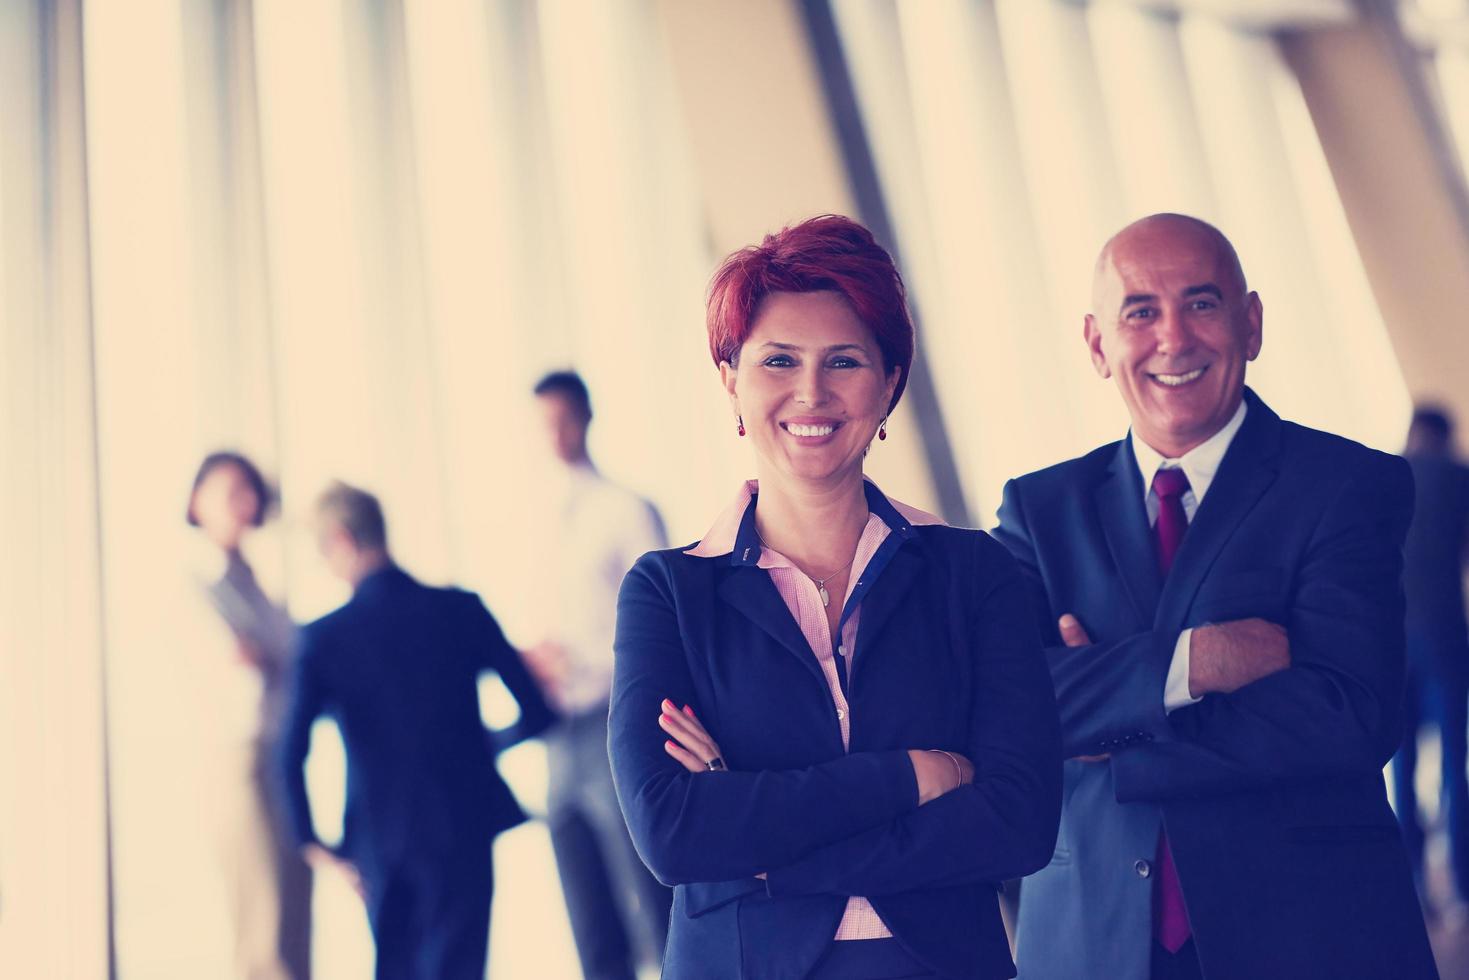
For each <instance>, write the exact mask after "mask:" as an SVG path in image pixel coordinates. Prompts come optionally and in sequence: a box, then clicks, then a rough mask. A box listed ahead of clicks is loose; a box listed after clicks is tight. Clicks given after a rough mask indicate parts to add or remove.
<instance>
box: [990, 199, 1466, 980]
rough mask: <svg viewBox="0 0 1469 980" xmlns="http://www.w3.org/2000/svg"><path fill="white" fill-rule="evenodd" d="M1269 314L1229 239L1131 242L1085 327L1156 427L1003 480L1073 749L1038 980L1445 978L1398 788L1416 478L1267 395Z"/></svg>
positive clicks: (1025, 929) (1149, 235)
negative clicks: (1407, 548) (1408, 545)
mask: <svg viewBox="0 0 1469 980" xmlns="http://www.w3.org/2000/svg"><path fill="white" fill-rule="evenodd" d="M1262 321H1263V313H1262V307H1261V303H1260V297H1259V296H1258V295H1257V294H1256V293H1254V292H1252V291H1250V289H1249V287H1248V285H1247V284H1246V281H1245V276H1244V272H1243V270H1242V269H1241V267H1240V262H1239V258H1238V257H1237V255H1236V254H1235V251H1234V248H1233V247H1232V246H1231V245H1230V243H1229V241H1228V240H1227V239H1226V238H1225V237H1224V236H1223V235H1222V234H1220V232H1219V231H1218V230H1216V229H1215V228H1213V227H1212V226H1210V225H1208V224H1205V223H1204V222H1202V221H1199V220H1197V219H1194V218H1189V217H1185V216H1182V215H1171V214H1162V215H1154V216H1152V217H1149V218H1144V219H1143V220H1141V221H1138V222H1136V223H1134V224H1131V225H1129V226H1128V227H1126V228H1124V229H1123V230H1122V231H1120V232H1119V233H1118V234H1117V235H1116V236H1114V237H1113V238H1112V239H1111V240H1110V241H1109V242H1108V243H1107V244H1106V247H1105V248H1103V250H1102V253H1101V256H1100V258H1099V259H1098V262H1097V268H1096V277H1095V284H1094V289H1093V298H1092V312H1091V313H1089V314H1088V315H1087V316H1086V318H1085V326H1084V331H1083V332H1084V336H1085V339H1086V345H1087V350H1088V353H1089V355H1090V357H1091V362H1092V365H1093V366H1094V367H1095V369H1096V371H1097V374H1098V375H1100V376H1101V377H1102V378H1104V379H1110V380H1111V381H1113V382H1114V383H1115V384H1116V386H1117V392H1118V394H1119V395H1121V397H1122V401H1123V404H1124V405H1126V407H1127V411H1128V414H1129V415H1130V416H1131V420H1132V428H1131V431H1130V432H1129V434H1128V435H1127V437H1126V438H1124V439H1122V440H1121V441H1120V442H1115V443H1112V444H1110V445H1107V446H1103V447H1101V448H1100V449H1097V450H1095V451H1093V452H1091V453H1089V454H1087V455H1086V456H1082V457H1080V458H1078V459H1073V460H1070V461H1068V462H1065V463H1060V464H1058V465H1056V466H1052V467H1050V468H1048V469H1044V470H1041V471H1039V472H1036V473H1032V474H1030V475H1028V476H1023V477H1020V478H1018V479H1015V480H1012V481H1011V482H1010V483H1009V484H1008V485H1007V486H1006V487H1005V493H1004V502H1003V503H1002V504H1001V507H1000V515H999V517H1000V524H999V527H998V528H997V529H996V531H995V535H996V536H997V537H998V538H999V539H1000V540H1001V541H1002V542H1003V543H1004V544H1005V545H1006V546H1007V547H1008V548H1009V549H1010V551H1011V552H1012V553H1013V554H1014V555H1015V557H1016V558H1017V559H1018V560H1019V561H1020V563H1021V566H1022V567H1023V568H1024V569H1025V571H1026V573H1027V576H1028V577H1029V579H1030V581H1031V583H1032V585H1033V587H1034V595H1035V599H1036V605H1037V610H1038V614H1039V615H1040V618H1041V628H1042V631H1043V633H1044V635H1045V636H1046V638H1047V640H1046V642H1047V644H1048V646H1047V657H1048V660H1049V664H1050V668H1051V676H1052V679H1053V680H1054V682H1055V685H1056V695H1057V700H1058V703H1059V705H1060V709H1061V724H1062V733H1063V740H1064V750H1065V754H1066V755H1067V757H1068V761H1067V763H1066V767H1065V796H1064V797H1063V799H1064V810H1063V814H1062V819H1061V831H1060V835H1059V838H1058V840H1057V843H1056V853H1055V856H1054V857H1053V858H1052V860H1051V863H1050V865H1049V866H1048V867H1046V868H1045V869H1044V870H1042V871H1040V872H1038V873H1037V874H1035V875H1034V876H1032V877H1031V878H1029V879H1027V880H1026V882H1025V886H1024V890H1023V893H1022V897H1021V903H1020V920H1019V925H1018V935H1017V942H1018V950H1017V965H1018V968H1019V971H1020V977H1021V978H1022V980H1091V978H1096V977H1106V978H1108V980H1171V978H1196V977H1201V976H1202V977H1207V978H1208V980H1236V978H1237V980H1246V978H1249V980H1256V978H1274V977H1289V978H1303V977H1322V978H1328V977H1329V978H1332V980H1348V978H1361V980H1381V978H1386V977H1392V978H1421V977H1435V976H1437V973H1436V971H1435V969H1434V965H1433V958H1432V954H1431V952H1430V951H1429V947H1428V940H1427V936H1426V934H1425V930H1424V926H1423V920H1422V916H1421V914H1420V912H1419V909H1418V904H1417V900H1416V898H1415V897H1414V892H1413V885H1412V879H1411V876H1410V874H1409V870H1408V862H1407V857H1406V854H1405V851H1404V848H1403V844H1402V840H1401V838H1400V836H1399V833H1398V830H1397V825H1396V823H1395V821H1394V818H1393V813H1392V810H1391V809H1390V808H1389V807H1388V803H1387V798H1386V793H1385V788H1384V781H1383V777H1382V767H1383V765H1384V764H1385V763H1386V762H1387V760H1388V758H1389V757H1390V756H1391V755H1392V752H1393V750H1394V748H1395V746H1396V745H1397V743H1398V741H1399V738H1400V735H1401V728H1402V721H1401V718H1402V716H1401V702H1402V697H1403V672H1404V665H1403V660H1404V654H1403V650H1404V639H1403V593H1402V587H1401V584H1400V581H1399V580H1400V577H1401V573H1402V546H1403V538H1404V535H1405V533H1406V530H1407V526H1408V521H1409V517H1410V516H1411V513H1412V500H1413V486H1412V479H1411V477H1410V475H1409V472H1408V468H1407V466H1406V465H1405V464H1404V463H1403V461H1402V460H1400V459H1398V458H1397V457H1394V456H1389V455H1386V454H1384V453H1379V452H1375V451H1373V450H1370V449H1367V448H1365V447H1364V446H1361V445H1358V444H1357V443H1354V442H1350V441H1348V440H1346V439H1342V438H1339V437H1337V436H1333V435H1329V434H1327V433H1324V432H1318V431H1315V430H1312V429H1307V428H1304V427H1303V426H1299V425H1296V424H1294V423H1291V422H1285V421H1282V420H1281V419H1280V418H1279V417H1278V416H1277V415H1276V414H1275V413H1274V412H1272V411H1271V410H1270V409H1269V407H1268V406H1266V404H1265V403H1264V402H1263V401H1261V400H1260V398H1259V396H1257V395H1256V394H1255V393H1254V392H1252V391H1250V390H1249V389H1248V388H1246V387H1245V369H1246V366H1247V365H1248V364H1249V362H1251V361H1253V360H1254V359H1255V358H1256V357H1258V356H1259V354H1260V349H1261V342H1262Z"/></svg>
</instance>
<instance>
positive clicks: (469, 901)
mask: <svg viewBox="0 0 1469 980" xmlns="http://www.w3.org/2000/svg"><path fill="white" fill-rule="evenodd" d="M317 522H318V542H319V544H320V547H321V551H322V554H323V556H324V557H325V559H326V561H327V564H328V565H329V566H330V567H331V569H332V571H333V573H335V574H336V575H337V576H339V577H341V578H343V579H345V580H346V581H347V582H349V583H350V584H351V585H352V589H353V592H352V598H351V600H350V601H349V602H348V603H347V604H346V605H344V606H342V607H341V608H340V609H337V610H336V611H335V612H332V613H330V614H328V615H326V616H324V617H322V618H321V619H319V620H317V621H316V622H314V623H311V624H310V625H308V626H306V627H304V628H303V630H302V633H301V640H300V652H299V655H298V657H297V659H296V666H295V674H294V682H293V685H292V691H291V701H290V708H289V711H288V713H287V717H286V723H285V729H284V734H283V739H282V746H281V755H280V766H281V772H282V774H283V776H284V780H285V787H286V802H287V805H288V812H289V815H290V824H291V828H292V831H293V833H294V834H295V839H296V841H297V843H298V844H299V846H301V847H302V848H303V850H304V852H305V854H306V855H307V859H308V860H309V861H311V863H312V864H313V865H315V866H317V867H318V868H322V867H331V868H335V869H337V870H339V871H341V872H343V873H345V874H347V875H348V876H349V878H350V879H351V880H352V881H353V883H354V884H355V885H356V886H357V887H358V890H359V891H360V892H361V894H362V896H363V898H364V900H365V901H366V903H367V912H368V920H369V923H370V924H371V927H372V935H373V939H374V941H375V943H376V945H377V966H376V976H377V977H378V978H379V980H399V978H414V980H451V978H464V980H469V978H473V980H481V978H483V976H484V971H485V956H486V953H487V946H488V941H489V923H490V899H491V895H492V893H493V886H494V876H493V869H492V864H491V848H492V844H493V841H494V837H495V835H496V834H497V833H499V832H501V831H503V830H506V829H508V828H510V827H513V826H515V825H516V824H519V823H521V822H522V821H524V819H525V814H524V813H523V812H522V811H521V809H520V806H519V805H518V804H517V803H516V801H515V798H514V797H513V796H512V795H511V792H510V789H509V787H507V786H506V785H505V783H504V781H503V780H502V779H501V778H500V775H499V773H498V772H496V770H495V754H496V751H497V749H503V748H506V747H508V746H510V745H513V744H515V743H516V742H518V741H520V740H522V739H524V738H529V737H531V736H533V735H535V734H537V733H539V732H540V731H543V730H544V729H545V728H547V727H548V726H549V725H550V723H551V722H552V720H553V715H552V712H551V711H550V709H549V708H548V707H547V706H546V703H545V701H544V700H542V698H541V695H540V692H539V689H538V688H537V686H536V684H535V682H534V681H533V680H532V679H531V677H530V674H529V673H528V672H527V670H526V669H525V667H524V665H523V664H522V663H521V660H520V656H519V655H518V654H517V653H516V651H515V650H514V649H513V648H512V647H511V646H510V644H509V643H507V642H506V640H505V637H504V634H503V633H501V631H500V627H499V625H498V624H497V623H496V622H495V619H494V617H493V616H491V615H490V613H489V610H487V609H486V608H485V606H484V603H483V602H481V601H480V599H479V597H478V596H476V595H475V594H474V593H472V592H466V591H463V590H460V589H437V588H429V587H428V586H425V585H421V584H419V583H418V582H416V581H414V579H413V578H411V577H410V576H409V575H408V574H407V573H406V572H404V571H403V570H402V569H401V568H399V567H398V566H397V565H396V564H394V562H393V560H392V557H391V555H390V554H389V552H388V546H387V533H386V527H385V525H384V521H383V515H382V509H381V507H380V506H379V505H378V502H377V500H376V498H374V497H373V496H372V495H371V494H368V493H366V492H364V491H362V490H358V489H356V488H353V487H349V486H347V485H345V484H336V485H334V486H332V487H331V488H330V489H328V490H327V491H326V493H325V494H323V496H322V497H321V500H320V502H319V503H318V506H317ZM486 671H494V672H496V673H498V674H499V675H500V679H501V680H503V681H504V682H505V686H506V687H507V688H508V689H509V690H510V693H511V694H512V695H513V696H514V697H515V700H516V701H517V702H518V703H519V705H520V718H519V720H518V722H517V723H516V724H515V725H514V726H512V727H511V728H510V729H507V730H503V731H498V732H489V731H487V730H486V729H485V727H484V725H483V723H482V721H481V719H480V709H479V698H478V688H477V682H478V679H479V677H480V675H481V674H483V673H484V672H486ZM322 714H330V715H332V716H333V717H334V718H335V720H336V722H337V724H338V726H339V727H340V729H341V733H342V740H343V742H344V743H345V745H346V754H347V801H346V813H345V817H344V820H343V839H342V842H341V845H340V846H339V847H337V848H335V849H328V848H327V847H326V846H325V845H323V844H322V843H321V842H320V841H319V840H318V839H317V836H316V833H315V831H314V830H313V829H312V822H311V811H310V806H309V803H308V801H307V798H306V783H305V778H304V774H303V764H304V762H305V759H306V754H307V750H308V747H309V741H310V734H311V725H312V722H313V721H315V720H316V718H317V717H318V716H320V715H322Z"/></svg>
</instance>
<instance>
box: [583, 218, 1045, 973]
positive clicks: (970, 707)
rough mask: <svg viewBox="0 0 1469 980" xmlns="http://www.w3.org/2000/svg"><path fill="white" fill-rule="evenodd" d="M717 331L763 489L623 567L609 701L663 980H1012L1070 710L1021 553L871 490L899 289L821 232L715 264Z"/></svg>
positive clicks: (849, 245) (880, 262) (719, 360)
mask: <svg viewBox="0 0 1469 980" xmlns="http://www.w3.org/2000/svg"><path fill="white" fill-rule="evenodd" d="M708 329H709V345H710V351H711V353H712V355H713V358H714V362H715V363H716V364H717V365H718V366H719V370H720V375H721V377H722V378H723V381H724V386H725V389H726V391H727V393H728V396H729V401H730V407H731V410H732V411H731V415H732V419H731V421H732V423H733V425H732V427H734V428H735V429H736V431H737V434H738V435H739V436H740V437H746V436H748V438H749V439H750V441H751V442H752V443H753V446H754V449H755V456H756V467H755V468H756V473H757V475H758V476H759V480H758V481H753V480H752V481H749V482H748V483H746V484H745V485H744V486H743V487H742V488H741V490H740V493H739V495H738V496H737V498H736V499H735V500H734V502H733V503H732V505H731V506H730V507H729V508H728V509H727V510H726V511H725V512H724V513H723V514H722V515H721V516H720V517H719V518H718V519H717V520H716V521H715V522H714V525H713V527H712V528H711V529H710V530H709V532H708V533H707V534H706V535H705V536H704V538H703V539H702V540H701V541H700V542H699V543H698V544H696V545H695V546H694V547H692V548H688V549H686V550H672V551H656V552H651V553H649V554H648V555H645V556H644V557H643V558H642V559H641V560H640V561H639V562H638V563H637V565H636V566H635V567H634V568H633V570H632V571H631V572H630V573H629V574H628V576H627V579H626V581H625V582H624V584H623V587H622V594H621V597H620V601H619V608H618V616H617V639H616V655H617V662H616V668H615V678H614V682H613V691H612V704H611V719H610V750H611V756H612V764H613V771H614V774H615V777H616V783H617V790H618V796H619V799H620V801H621V804H622V808H623V811H624V813H625V815H626V817H627V821H628V825H629V828H630V829H631V831H632V836H633V840H634V841H635V843H636V844H637V847H638V850H639V852H640V853H641V855H642V857H643V859H644V860H645V861H646V862H647V864H648V866H649V867H650V868H651V869H652V870H653V872H654V874H655V875H657V876H658V877H659V878H660V879H661V880H663V881H665V882H667V883H669V884H672V885H675V886H676V887H675V890H674V906H673V917H672V923H671V926H670V930H669V944H668V950H667V952H666V953H665V956H664V967H665V971H666V972H665V973H664V976H665V977H668V978H673V980H679V978H685V977H697V978H699V980H720V978H736V977H761V978H765V977H792V978H794V977H815V978H837V977H841V978H844V980H875V978H892V977H954V978H957V977H965V978H969V977H977V978H989V977H1010V976H1013V975H1014V966H1013V964H1012V963H1011V960H1010V951H1009V946H1008V944H1007V941H1006V937H1005V931H1004V928H1003V925H1002V923H1001V919H1000V913H999V909H998V903H997V901H996V886H997V883H998V882H1001V881H1004V880H1006V879H1008V878H1017V877H1020V876H1022V875H1025V874H1028V873H1030V872H1032V871H1035V870H1037V869H1038V868H1041V867H1042V866H1044V865H1045V864H1046V862H1047V861H1049V860H1050V858H1051V853H1052V849H1053V847H1054V844H1055V838H1056V827H1057V821H1058V819H1059V813H1060V802H1061V800H1060V787H1061V755H1060V752H1061V749H1060V736H1059V727H1058V722H1057V716H1056V705H1055V699H1054V696H1053V693H1052V689H1051V680H1050V676H1049V674H1048V672H1047V670H1046V664H1045V660H1044V658H1043V655H1042V652H1041V647H1040V640H1039V637H1038V635H1037V633H1036V629H1035V626H1034V617H1033V616H1032V614H1031V612H1030V609H1029V605H1028V598H1027V594H1026V592H1025V587H1024V584H1023V582H1022V580H1021V578H1020V572H1019V570H1018V568H1017V566H1016V565H1015V562H1014V561H1013V560H1012V559H1011V558H1010V556H1009V554H1008V553H1007V552H1006V551H1005V549H1004V548H1002V547H1000V546H999V545H998V544H996V543H995V542H994V541H993V540H991V539H990V538H989V536H988V535H986V534H984V533H983V532H980V531H969V530H960V529H957V528H951V527H948V526H946V525H944V524H943V523H942V522H941V521H939V520H938V519H937V518H935V517H933V516H931V515H928V514H925V513H923V512H922V511H919V510H917V509H915V508H912V507H908V506H906V505H904V504H901V503H897V502H896V501H893V500H890V499H889V498H888V497H887V496H886V495H884V494H883V493H882V491H880V490H879V489H878V488H877V487H876V486H875V485H874V484H872V483H871V482H869V481H867V480H866V479H865V478H864V477H863V471H862V470H863V459H864V457H865V456H866V454H867V452H868V449H869V448H870V447H871V445H872V444H873V440H874V438H876V439H879V440H880V439H885V438H886V424H887V418H888V415H889V413H890V412H891V411H892V410H893V408H894V407H895V406H896V405H897V404H898V399H899V398H900V397H901V395H902V392H903V387H904V384H905V383H906V382H907V380H908V369H909V366H910V365H911V363H912V359H913V326H912V323H911V321H910V319H909V316H908V312H907V308H906V304H905V300H904V293H903V285H902V280H901V279H900V277H899V275H898V271H897V269H896V268H895V267H894V265H893V262H892V259H891V258H890V257H889V256H888V254H887V252H886V251H884V250H883V249H882V248H881V247H880V246H879V245H878V244H877V243H876V242H875V241H874V240H873V238H872V235H871V234H870V233H869V232H868V231H867V230H866V229H865V228H863V227H861V226H860V225H858V224H856V223H854V222H852V221H850V220H849V219H846V218H842V217H835V216H826V217H820V218H815V219H812V220H810V221H807V222H804V223H802V224H799V225H796V226H794V227H791V228H787V229H785V230H783V231H781V232H780V233H779V234H776V235H772V236H769V237H767V238H766V239H765V241H764V242H763V243H762V244H761V245H759V246H758V247H751V248H747V249H744V250H742V251H739V252H736V253H735V254H734V255H732V256H730V257H729V258H728V259H727V260H726V261H725V263H724V265H723V266H722V267H721V268H720V270H719V271H718V273H717V274H716V275H715V277H714V281H713V285H712V287H711V289H710V295H709V303H708Z"/></svg>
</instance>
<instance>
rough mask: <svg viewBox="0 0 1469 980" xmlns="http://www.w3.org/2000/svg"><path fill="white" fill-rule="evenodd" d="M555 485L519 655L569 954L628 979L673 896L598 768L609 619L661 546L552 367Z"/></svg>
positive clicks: (654, 952) (652, 522) (655, 959)
mask: <svg viewBox="0 0 1469 980" xmlns="http://www.w3.org/2000/svg"><path fill="white" fill-rule="evenodd" d="M535 394H536V398H537V400H538V401H539V403H540V407H541V410H542V413H543V416H544V418H545V422H546V434H547V438H548V440H549V442H550V445H551V449H552V451H553V452H554V453H555V456H556V458H557V459H558V460H559V461H560V462H561V463H562V464H563V466H564V467H565V473H566V484H565V487H564V495H563V497H562V499H561V501H560V506H559V510H558V517H559V523H558V525H557V526H556V527H555V528H554V532H553V534H552V535H551V536H550V544H551V550H550V556H551V558H550V561H551V562H552V565H553V567H552V568H551V572H552V574H553V579H552V582H551V587H552V588H553V590H554V592H555V596H556V619H555V627H554V635H552V636H550V637H548V638H547V639H546V641H545V642H543V643H541V644H540V645H538V646H536V647H535V648H533V649H532V650H531V651H529V653H528V654H527V658H528V659H529V661H530V665H531V669H532V671H533V672H534V673H535V674H536V677H537V678H538V679H539V680H540V681H541V684H542V686H543V687H544V688H545V690H546V691H547V693H548V694H549V695H550V698H551V700H552V702H553V704H554V705H555V706H556V708H557V709H558V710H559V711H560V712H561V714H562V716H563V718H562V722H561V723H560V724H559V725H557V726H556V728H554V729H553V730H552V731H551V733H550V734H549V735H548V736H547V757H548V758H547V765H548V768H549V770H550V772H549V787H548V791H547V810H548V819H549V823H550V830H551V845H552V847H553V849H554V850H555V853H556V867H557V869H558V870H559V871H560V875H561V888H562V891H563V892H564V893H565V895H566V908H567V913H568V915H569V916H570V919H571V929H572V934H573V935H574V936H575V937H576V949H577V955H578V956H579V957H580V959H581V965H582V971H583V972H584V973H585V974H586V976H587V977H588V980H631V978H632V977H634V976H636V968H635V963H636V960H637V958H638V957H637V956H636V955H635V954H636V953H637V952H639V951H638V950H637V949H636V947H637V946H641V947H642V948H641V954H642V955H641V958H642V959H643V960H644V962H647V963H649V964H651V965H657V964H658V963H659V962H660V960H661V958H662V953H663V944H664V941H665V939H666V938H667V934H668V914H669V908H670V905H671V903H672V898H673V893H672V892H671V891H670V890H669V889H667V888H665V887H664V886H663V885H661V884H659V883H658V882H657V880H655V879H654V878H653V876H652V875H651V874H650V873H649V872H648V869H647V868H646V867H644V866H643V863H642V861H641V860H639V858H638V855H637V852H636V851H635V850H634V849H633V845H632V839H631V838H630V837H629V836H628V832H627V825H626V824H625V823H624V821H623V819H622V811H621V810H620V809H618V806H617V794H616V791H615V790H614V789H613V786H612V771H611V768H610V766H609V764H608V761H607V703H608V698H609V697H610V695H611V692H612V639H613V622H614V619H615V616H616V610H617V590H618V588H619V587H620V586H621V585H622V578H623V576H624V575H626V574H627V570H628V569H629V568H631V567H632V565H633V562H635V561H637V559H638V558H639V557H641V556H642V555H643V554H644V553H646V552H649V551H653V550H655V549H658V548H663V547H665V546H666V544H667V542H666V540H665V536H664V532H663V522H662V520H661V519H660V518H659V516H658V512H657V511H656V510H655V509H654V508H653V506H652V505H651V504H649V503H648V502H647V501H646V500H642V499H641V498H639V497H637V496H635V495H634V494H632V493H631V492H629V491H627V490H624V489H623V488H621V487H619V486H617V485H615V484H613V483H610V482H608V481H607V480H606V479H604V478H603V477H602V475H601V474H600V473H598V472H597V468H596V467H595V466H593V465H592V460H591V457H590V456H588V454H587V427H588V426H589V425H590V424H591V421H592V403H591V398H590V397H589V396H588V394H587V387H586V384H585V383H584V382H583V381H582V379H581V378H580V377H579V376H578V375H577V374H575V373H574V372H571V371H558V372H555V373H553V374H549V375H547V376H546V377H544V378H542V379H541V380H540V382H539V383H537V384H536V386H535Z"/></svg>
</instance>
